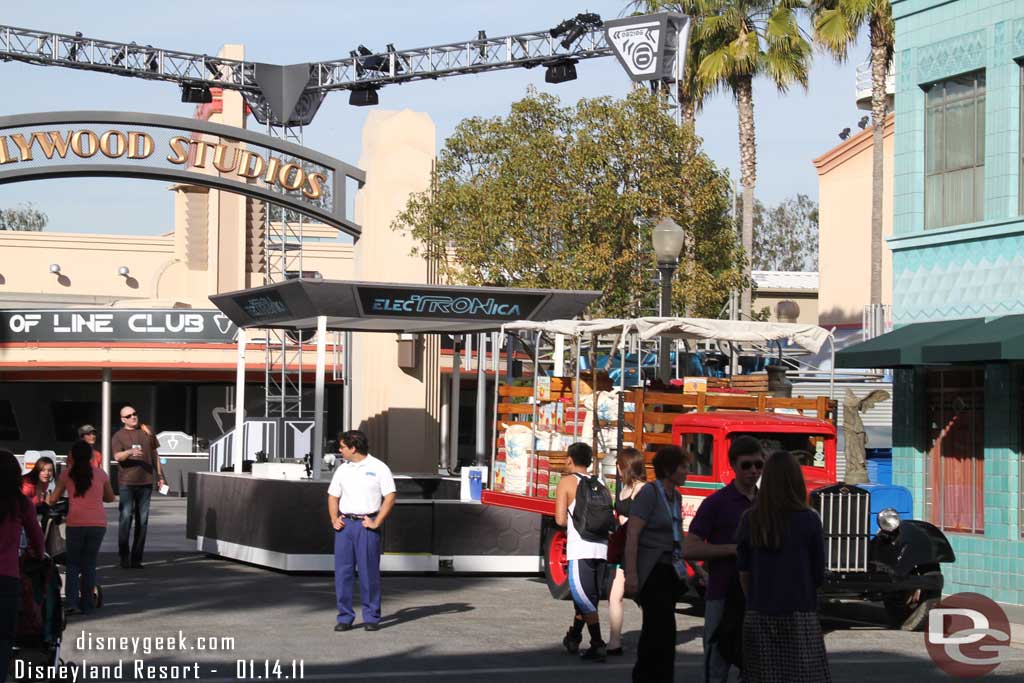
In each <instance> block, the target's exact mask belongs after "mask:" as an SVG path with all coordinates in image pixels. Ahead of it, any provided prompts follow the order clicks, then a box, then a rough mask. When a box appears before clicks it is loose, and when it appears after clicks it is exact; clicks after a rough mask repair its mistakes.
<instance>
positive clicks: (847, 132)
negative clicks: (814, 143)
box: [839, 128, 850, 140]
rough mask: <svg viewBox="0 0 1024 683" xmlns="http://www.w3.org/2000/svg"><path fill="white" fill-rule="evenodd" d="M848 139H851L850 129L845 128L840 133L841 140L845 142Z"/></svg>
mask: <svg viewBox="0 0 1024 683" xmlns="http://www.w3.org/2000/svg"><path fill="white" fill-rule="evenodd" d="M848 137H850V129H849V128H843V129H842V130H841V131H839V139H840V140H845V139H847V138H848Z"/></svg>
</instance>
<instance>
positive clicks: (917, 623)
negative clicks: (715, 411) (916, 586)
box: [882, 568, 942, 631]
mask: <svg viewBox="0 0 1024 683" xmlns="http://www.w3.org/2000/svg"><path fill="white" fill-rule="evenodd" d="M914 573H915V574H916V575H917V576H934V575H936V574H938V575H940V576H941V574H942V572H941V571H939V570H938V569H933V568H929V569H922V570H920V571H916V572H914ZM941 597H942V595H941V592H940V591H935V590H913V591H899V592H897V593H889V594H888V595H886V596H884V597H883V599H882V603H883V604H884V605H885V615H886V617H887V618H888V621H889V628H894V629H896V628H898V629H901V630H903V631H917V630H920V629H921V627H922V626H923V625H924V622H925V620H926V619H927V618H928V612H930V611H931V609H932V607H934V606H935V603H937V602H938V601H939V598H941Z"/></svg>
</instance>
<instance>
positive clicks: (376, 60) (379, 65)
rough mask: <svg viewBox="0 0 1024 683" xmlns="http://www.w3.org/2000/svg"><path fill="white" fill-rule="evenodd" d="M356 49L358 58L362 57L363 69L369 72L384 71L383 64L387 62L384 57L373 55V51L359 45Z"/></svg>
mask: <svg viewBox="0 0 1024 683" xmlns="http://www.w3.org/2000/svg"><path fill="white" fill-rule="evenodd" d="M356 49H358V50H359V56H360V57H362V62H363V68H365V69H369V70H370V71H386V69H385V68H384V64H385V63H386V61H387V58H386V57H384V56H383V55H375V54H374V53H373V50H371V49H370V48H368V47H366V46H365V45H360V46H359V47H358V48H356Z"/></svg>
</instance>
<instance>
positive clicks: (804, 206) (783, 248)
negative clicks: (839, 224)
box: [751, 194, 818, 271]
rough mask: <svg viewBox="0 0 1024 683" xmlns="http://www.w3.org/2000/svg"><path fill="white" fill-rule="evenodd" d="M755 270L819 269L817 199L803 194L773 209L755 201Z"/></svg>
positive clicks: (788, 199)
mask: <svg viewBox="0 0 1024 683" xmlns="http://www.w3.org/2000/svg"><path fill="white" fill-rule="evenodd" d="M751 262H752V267H753V269H754V270H783V271H816V270H817V269H818V203H817V202H815V201H814V200H813V199H811V198H810V197H808V196H807V195H804V194H797V195H795V196H793V197H789V198H787V199H785V200H784V201H782V202H780V203H779V204H778V205H776V206H773V207H771V208H770V209H769V208H767V207H765V205H764V204H762V203H761V202H760V201H755V202H754V250H753V253H752V255H751Z"/></svg>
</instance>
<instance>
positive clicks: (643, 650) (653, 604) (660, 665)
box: [633, 564, 679, 683]
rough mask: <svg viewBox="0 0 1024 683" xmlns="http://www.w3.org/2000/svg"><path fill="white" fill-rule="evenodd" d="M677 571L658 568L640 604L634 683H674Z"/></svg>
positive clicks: (653, 570)
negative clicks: (640, 614)
mask: <svg viewBox="0 0 1024 683" xmlns="http://www.w3.org/2000/svg"><path fill="white" fill-rule="evenodd" d="M678 581H679V580H678V579H677V578H676V571H675V570H674V569H673V568H672V565H669V564H656V565H654V569H652V570H651V574H650V576H648V577H647V581H645V582H644V585H643V588H641V589H640V594H639V595H638V596H637V602H638V603H640V609H641V610H642V611H643V619H644V622H643V626H642V627H641V628H640V643H639V645H638V646H637V648H636V664H635V665H634V666H633V681H634V683H672V676H673V670H674V669H675V661H676V584H677V583H678Z"/></svg>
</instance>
